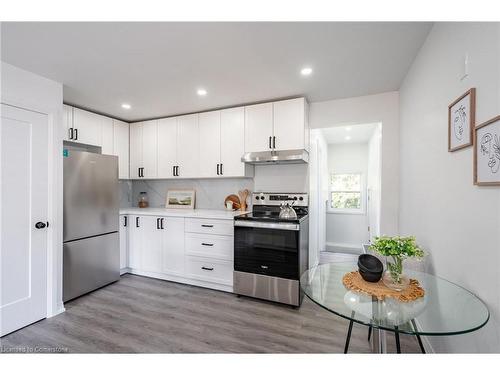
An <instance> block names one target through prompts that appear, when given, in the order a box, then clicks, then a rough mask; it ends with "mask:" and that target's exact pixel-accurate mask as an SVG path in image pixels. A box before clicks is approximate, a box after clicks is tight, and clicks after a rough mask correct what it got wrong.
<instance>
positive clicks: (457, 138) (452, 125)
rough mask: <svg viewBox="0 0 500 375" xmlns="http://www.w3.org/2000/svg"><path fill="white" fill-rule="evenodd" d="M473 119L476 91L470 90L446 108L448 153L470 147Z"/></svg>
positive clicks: (474, 119)
mask: <svg viewBox="0 0 500 375" xmlns="http://www.w3.org/2000/svg"><path fill="white" fill-rule="evenodd" d="M475 117H476V89H475V88H471V89H470V90H468V91H467V92H465V93H464V94H462V95H461V96H460V97H459V98H457V99H456V100H455V101H454V102H453V103H451V104H450V105H449V106H448V151H450V152H451V151H456V150H460V149H462V148H464V147H468V146H471V145H472V140H473V138H472V132H473V130H474V126H475V121H476V118H475Z"/></svg>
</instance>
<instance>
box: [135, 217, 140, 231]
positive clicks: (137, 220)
mask: <svg viewBox="0 0 500 375" xmlns="http://www.w3.org/2000/svg"><path fill="white" fill-rule="evenodd" d="M135 226H136V227H137V228H139V216H137V217H136V218H135Z"/></svg>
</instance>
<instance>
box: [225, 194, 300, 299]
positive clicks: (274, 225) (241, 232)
mask: <svg viewBox="0 0 500 375" xmlns="http://www.w3.org/2000/svg"><path fill="white" fill-rule="evenodd" d="M286 203H289V205H290V204H292V203H293V205H292V207H293V209H294V210H295V212H296V213H297V217H296V218H295V217H294V218H289V216H290V215H287V218H284V217H283V215H281V216H282V217H280V211H282V206H283V205H284V204H286ZM308 204H309V202H308V195H307V194H305V193H253V194H252V205H253V208H252V212H251V213H249V214H244V215H239V216H236V217H235V219H234V276H233V277H234V286H233V290H234V293H236V294H238V295H244V296H250V297H256V298H261V299H265V300H269V301H275V302H281V303H286V304H289V305H293V306H300V304H301V302H302V297H303V295H302V292H301V290H300V284H299V280H300V275H301V274H302V273H303V272H304V271H305V270H307V268H308V259H309V250H308V246H309V238H308V237H309V219H308ZM289 205H288V206H289ZM287 213H288V212H287Z"/></svg>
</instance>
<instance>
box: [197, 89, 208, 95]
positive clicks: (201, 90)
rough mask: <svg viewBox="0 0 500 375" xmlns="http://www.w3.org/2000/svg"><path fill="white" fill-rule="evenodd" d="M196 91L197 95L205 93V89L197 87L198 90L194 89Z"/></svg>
mask: <svg viewBox="0 0 500 375" xmlns="http://www.w3.org/2000/svg"><path fill="white" fill-rule="evenodd" d="M196 93H197V94H198V95H199V96H205V95H207V90H205V89H198V90H197V91H196Z"/></svg>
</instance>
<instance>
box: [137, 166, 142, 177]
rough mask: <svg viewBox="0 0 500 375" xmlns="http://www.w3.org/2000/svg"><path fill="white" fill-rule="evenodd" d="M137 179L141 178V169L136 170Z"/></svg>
mask: <svg viewBox="0 0 500 375" xmlns="http://www.w3.org/2000/svg"><path fill="white" fill-rule="evenodd" d="M137 177H141V168H137Z"/></svg>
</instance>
